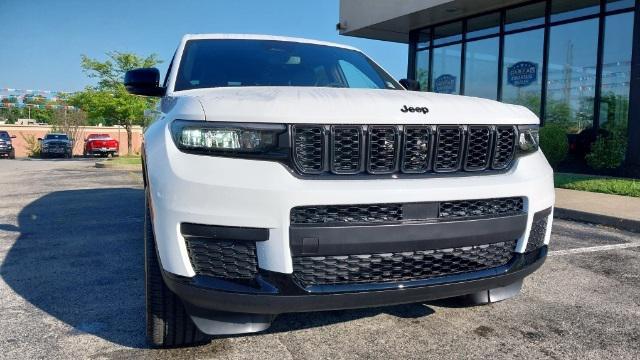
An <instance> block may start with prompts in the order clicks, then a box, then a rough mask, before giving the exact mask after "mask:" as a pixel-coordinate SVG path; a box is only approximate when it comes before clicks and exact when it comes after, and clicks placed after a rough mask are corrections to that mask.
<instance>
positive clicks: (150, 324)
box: [144, 194, 210, 348]
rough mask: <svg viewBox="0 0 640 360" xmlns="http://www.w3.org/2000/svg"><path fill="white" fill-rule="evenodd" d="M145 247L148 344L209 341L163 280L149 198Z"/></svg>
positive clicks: (161, 344)
mask: <svg viewBox="0 0 640 360" xmlns="http://www.w3.org/2000/svg"><path fill="white" fill-rule="evenodd" d="M146 195H147V196H148V194H146ZM144 247H145V251H144V255H145V261H144V264H145V295H146V296H145V297H146V313H147V341H148V342H149V343H150V344H151V345H152V346H154V347H161V348H169V347H184V346H190V345H196V344H202V343H206V342H208V341H209V340H210V337H209V336H207V335H206V334H204V333H202V332H201V331H200V330H199V329H198V328H197V327H196V326H195V324H194V323H193V321H192V320H191V318H190V317H189V315H188V314H187V312H186V311H185V309H184V305H183V304H182V301H181V300H180V298H178V296H177V295H176V294H174V293H173V292H171V290H169V288H168V287H167V285H165V283H164V281H163V280H162V273H161V272H160V264H159V262H158V257H157V253H156V247H155V236H154V234H153V225H152V223H151V215H150V211H149V205H148V199H147V198H146V197H145V220H144Z"/></svg>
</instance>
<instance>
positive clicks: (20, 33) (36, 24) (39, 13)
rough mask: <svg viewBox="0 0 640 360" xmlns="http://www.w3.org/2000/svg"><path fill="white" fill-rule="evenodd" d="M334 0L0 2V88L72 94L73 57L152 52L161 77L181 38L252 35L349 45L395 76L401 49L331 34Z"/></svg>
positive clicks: (79, 76)
mask: <svg viewBox="0 0 640 360" xmlns="http://www.w3.org/2000/svg"><path fill="white" fill-rule="evenodd" d="M338 17H339V0H269V1H266V0H225V1H222V0H208V1H207V0H155V1H152V0H129V1H126V0H102V1H95V0H58V1H51V0H46V1H44V0H31V1H23V0H0V39H1V40H0V89H1V88H15V89H34V90H36V89H37V90H52V91H77V90H81V89H83V88H84V87H85V86H87V85H92V84H93V83H94V81H93V80H92V79H89V78H87V77H86V75H85V74H83V73H82V70H81V68H80V55H81V54H85V55H87V56H89V57H91V58H97V59H99V60H105V55H104V53H105V52H107V51H122V52H134V53H136V54H139V55H143V56H146V55H148V54H151V53H156V54H158V55H159V56H160V58H161V59H162V60H164V63H163V64H161V65H160V66H159V68H160V71H161V73H162V74H164V72H165V71H166V68H167V66H168V63H169V61H170V60H171V57H172V56H173V53H174V51H175V49H176V47H177V45H178V42H179V41H180V38H181V37H182V35H184V34H187V33H253V34H268V35H284V36H296V37H305V38H311V39H317V40H324V41H332V42H338V43H342V44H348V45H352V46H355V47H357V48H359V49H361V50H362V51H364V52H365V53H366V54H367V55H369V56H370V57H371V58H373V59H374V60H376V61H377V62H378V63H379V64H380V65H381V66H382V67H383V68H385V69H386V70H387V71H389V72H390V73H391V75H393V76H394V77H395V78H398V79H399V78H403V77H405V76H406V66H407V45H406V44H397V43H390V42H383V41H377V40H369V39H360V38H354V37H349V36H341V35H338V33H337V31H336V30H335V24H336V23H337V22H338Z"/></svg>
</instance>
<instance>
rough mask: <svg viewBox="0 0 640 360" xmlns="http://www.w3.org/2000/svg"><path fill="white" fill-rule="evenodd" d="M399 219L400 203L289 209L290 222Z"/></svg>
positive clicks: (356, 222) (345, 221)
mask: <svg viewBox="0 0 640 360" xmlns="http://www.w3.org/2000/svg"><path fill="white" fill-rule="evenodd" d="M399 221H402V205H401V204H377V205H375V204H374V205H334V206H300V207H296V208H293V209H292V210H291V223H292V224H330V223H354V224H358V223H360V224H366V223H389V222H399Z"/></svg>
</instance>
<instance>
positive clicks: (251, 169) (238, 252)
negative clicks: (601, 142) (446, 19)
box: [125, 35, 554, 346]
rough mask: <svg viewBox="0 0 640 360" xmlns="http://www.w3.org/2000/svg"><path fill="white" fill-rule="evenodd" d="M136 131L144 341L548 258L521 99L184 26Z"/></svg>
mask: <svg viewBox="0 0 640 360" xmlns="http://www.w3.org/2000/svg"><path fill="white" fill-rule="evenodd" d="M159 79H160V75H159V71H158V70H157V69H148V68H147V69H136V70H132V71H129V72H128V73H127V74H126V76H125V85H126V87H127V89H128V90H129V91H130V92H131V93H133V94H138V95H147V96H160V97H161V101H160V103H159V105H158V109H157V117H156V119H155V120H154V121H153V122H152V124H151V125H150V126H149V127H148V128H147V129H146V131H145V133H144V149H143V155H144V158H143V167H144V183H145V190H146V200H147V201H146V204H147V206H146V208H147V212H146V214H147V215H146V230H145V244H146V252H145V256H146V261H145V264H146V297H147V330H148V338H149V341H150V342H151V343H152V344H154V345H156V346H182V345H189V344H193V343H196V342H202V341H206V340H207V339H208V338H209V335H228V334H240V333H249V332H257V331H261V330H265V329H267V328H268V327H269V325H270V324H271V322H272V320H273V319H274V318H275V316H276V315H277V314H281V313H289V312H304V311H321V310H334V309H350V308H361V307H373V306H381V305H390V304H402V303H413V302H420V301H427V300H433V299H441V298H450V297H459V296H466V297H465V298H466V299H467V300H470V302H471V303H475V304H478V303H490V302H495V301H499V300H503V299H506V298H509V297H512V296H514V295H516V294H517V293H519V291H520V288H521V286H522V280H523V278H524V277H525V276H527V275H529V274H531V273H532V272H533V271H535V270H536V269H537V268H538V267H540V265H541V264H542V263H543V261H544V259H545V257H546V254H547V244H548V242H549V235H550V232H551V221H552V213H553V203H554V191H553V174H552V169H551V168H550V167H549V164H548V163H547V161H546V159H545V157H544V155H543V154H542V152H541V151H540V150H539V149H538V141H537V138H538V123H539V120H538V118H537V117H536V116H535V115H534V114H533V113H532V112H531V111H529V110H527V109H526V108H524V107H521V106H515V105H508V104H502V103H499V102H495V101H491V100H484V99H478V98H470V97H464V96H453V95H443V94H434V93H426V92H416V91H408V90H407V88H415V86H416V83H415V82H414V81H409V80H403V81H401V83H402V84H404V85H405V86H402V85H401V84H400V83H398V82H397V81H395V80H394V79H393V78H392V77H391V76H389V75H388V74H387V73H386V72H385V71H384V70H382V69H381V68H380V66H378V65H377V64H376V63H375V62H373V61H372V60H371V59H369V58H368V57H366V56H365V55H364V54H363V53H362V52H360V51H358V50H356V49H353V48H351V47H348V46H342V45H336V44H330V43H325V42H319V41H311V40H303V39H295V38H282V37H271V36H255V35H187V36H185V37H184V38H183V39H182V42H181V43H180V45H179V47H178V50H177V52H176V53H175V56H174V58H173V61H172V63H171V65H170V67H169V71H168V73H167V76H166V78H165V80H164V84H162V85H161V84H160V82H159Z"/></svg>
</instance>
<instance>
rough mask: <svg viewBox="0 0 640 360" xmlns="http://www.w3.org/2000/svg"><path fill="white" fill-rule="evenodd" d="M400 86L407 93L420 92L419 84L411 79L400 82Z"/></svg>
mask: <svg viewBox="0 0 640 360" xmlns="http://www.w3.org/2000/svg"><path fill="white" fill-rule="evenodd" d="M400 85H402V86H404V88H405V89H407V90H409V91H420V83H419V82H417V81H415V80H411V79H402V80H400Z"/></svg>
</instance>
